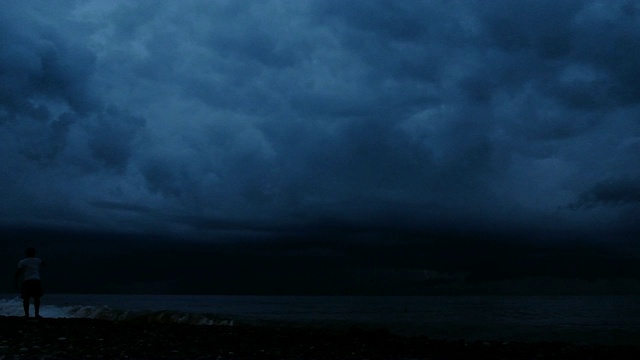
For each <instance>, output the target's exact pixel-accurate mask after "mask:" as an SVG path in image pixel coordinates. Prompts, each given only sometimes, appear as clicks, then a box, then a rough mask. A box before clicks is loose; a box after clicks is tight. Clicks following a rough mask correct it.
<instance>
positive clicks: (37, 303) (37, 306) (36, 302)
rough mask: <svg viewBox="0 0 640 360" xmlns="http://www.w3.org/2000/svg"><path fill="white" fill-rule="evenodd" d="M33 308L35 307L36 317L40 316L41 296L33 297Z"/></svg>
mask: <svg viewBox="0 0 640 360" xmlns="http://www.w3.org/2000/svg"><path fill="white" fill-rule="evenodd" d="M33 308H34V309H35V313H36V317H40V296H36V297H34V298H33Z"/></svg>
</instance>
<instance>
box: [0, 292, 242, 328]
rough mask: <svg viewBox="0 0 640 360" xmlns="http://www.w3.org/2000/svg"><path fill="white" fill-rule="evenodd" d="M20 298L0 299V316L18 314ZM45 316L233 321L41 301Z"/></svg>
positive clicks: (206, 322)
mask: <svg viewBox="0 0 640 360" xmlns="http://www.w3.org/2000/svg"><path fill="white" fill-rule="evenodd" d="M22 315H24V311H23V309H22V299H20V298H18V297H15V298H12V299H0V316H22ZM40 315H42V316H43V317H45V318H87V319H98V320H108V321H141V322H152V323H171V324H190V325H215V326H233V324H234V321H233V320H231V319H225V318H222V317H221V316H219V315H215V314H200V313H190V312H184V311H177V310H159V311H127V310H121V309H113V308H111V307H108V306H90V305H65V306H57V305H42V306H41V308H40Z"/></svg>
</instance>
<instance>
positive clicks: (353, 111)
mask: <svg viewBox="0 0 640 360" xmlns="http://www.w3.org/2000/svg"><path fill="white" fill-rule="evenodd" d="M2 8H3V10H4V11H2V15H0V16H2V20H3V26H2V27H1V28H0V39H2V41H1V42H0V50H1V51H0V75H1V76H0V140H2V141H1V142H0V149H1V150H2V152H1V153H0V161H1V162H0V166H1V167H2V171H3V173H5V174H8V175H7V176H5V177H4V178H3V179H0V184H1V185H2V187H1V189H2V190H0V193H1V194H2V195H3V196H5V197H6V199H8V200H11V201H13V204H15V203H18V204H19V205H17V206H11V205H3V206H0V219H1V221H2V222H3V223H4V224H17V223H28V224H38V223H40V224H41V223H45V224H55V225H61V226H70V227H75V226H80V227H89V228H96V229H102V230H107V229H112V228H118V229H120V230H123V231H137V232H145V231H160V232H162V231H167V232H170V233H175V234H183V235H184V236H195V235H199V236H206V237H211V236H212V235H215V234H216V230H219V231H223V232H229V231H238V232H243V230H245V231H247V232H253V233H257V232H264V233H273V234H279V233H290V232H299V231H301V229H304V228H305V227H307V228H308V229H319V228H322V227H323V224H324V226H325V227H326V228H332V229H335V231H336V232H339V230H340V229H342V230H343V231H345V232H353V231H364V230H363V229H367V228H369V229H377V231H379V232H381V233H389V232H393V230H394V229H395V230H397V231H398V232H433V231H441V230H442V229H443V228H449V229H451V230H452V231H453V229H457V228H464V229H465V231H470V232H473V231H474V229H475V230H477V231H481V230H482V231H485V230H487V229H494V230H496V231H498V230H499V229H512V230H513V231H514V232H517V231H516V229H527V231H531V233H532V234H538V232H536V229H537V231H540V232H539V233H545V234H547V233H549V232H552V231H553V230H558V233H563V232H562V231H573V230H575V229H581V230H582V231H585V232H589V230H590V227H598V228H606V229H608V230H607V231H609V232H610V233H612V234H617V233H624V234H623V235H620V236H624V237H628V232H625V231H627V230H628V229H629V227H627V226H625V225H624V224H621V222H620V221H618V220H616V219H617V218H619V217H620V216H623V217H624V216H627V217H628V216H631V215H628V212H624V211H623V210H621V207H620V206H612V204H614V203H615V204H618V203H624V204H626V205H628V206H631V204H632V203H633V201H628V200H629V199H633V196H634V195H633V192H634V190H633V186H616V187H615V191H614V190H613V189H610V190H607V189H605V187H604V186H605V185H603V184H606V181H609V180H610V179H637V178H638V176H639V175H640V174H639V173H638V170H636V169H635V168H636V167H637V166H635V164H637V163H638V162H637V161H638V160H640V159H638V155H637V154H638V152H637V151H635V150H637V144H638V143H639V140H638V139H639V137H640V123H639V122H638V120H637V119H638V108H639V105H640V104H639V103H640V96H639V95H640V90H638V89H639V88H638V86H637V84H638V83H639V82H638V80H639V79H638V77H639V74H640V72H639V70H638V69H639V68H640V67H638V66H637V65H638V63H639V62H640V58H638V56H639V55H638V52H637V51H634V49H636V48H637V47H638V45H639V42H640V28H639V27H638V25H637V24H638V21H637V20H638V16H640V11H639V10H638V6H637V5H636V4H635V3H633V2H628V1H612V2H608V3H606V4H603V3H601V2H597V1H565V2H562V3H561V4H557V3H556V2H550V1H549V2H547V1H523V2H518V3H514V2H510V1H496V2H491V3H474V2H458V3H451V2H441V1H428V2H426V1H425V2H421V1H418V2H416V1H396V2H385V1H382V2H371V1H351V2H341V1H301V2H295V3H287V2H285V3H282V2H278V1H266V2H231V3H215V4H212V3H209V2H203V1H190V2H184V3H181V4H180V5H177V4H174V3H172V2H139V3H136V4H127V3H123V2H108V3H107V2H93V3H82V4H81V3H75V2H64V3H62V5H60V6H59V7H51V6H50V5H47V4H46V2H40V1H28V2H24V3H21V4H3V5H2ZM23 24H27V25H28V26H24V25H23ZM616 181H618V180H614V183H616V184H617V183H618V182H616ZM632 182H633V181H631V183H632ZM614 195H615V196H614ZM614 198H616V199H618V200H615V199H614ZM624 199H627V200H624ZM625 201H626V202H625ZM11 203H12V202H5V204H11ZM576 204H579V205H576ZM596 204H602V205H603V206H596ZM625 214H626V215H625Z"/></svg>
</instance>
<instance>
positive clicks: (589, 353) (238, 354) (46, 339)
mask: <svg viewBox="0 0 640 360" xmlns="http://www.w3.org/2000/svg"><path fill="white" fill-rule="evenodd" d="M539 358H544V359H574V358H575V359H579V358H581V359H588V358H591V359H638V358H640V347H638V346H607V345H576V344H570V343H561V342H506V341H465V340H454V341H452V340H442V339H432V338H428V337H425V336H418V337H409V336H400V335H396V334H393V333H391V332H389V331H387V330H384V329H377V330H363V329H359V328H351V329H343V330H329V329H319V328H314V327H303V326H269V325H244V324H243V325H238V326H214V325H187V324H170V323H155V322H148V321H135V320H128V321H119V322H115V321H107V320H95V319H86V318H72V319H69V318H66V319H62V318H51V319H47V318H45V319H40V320H36V319H33V318H30V319H25V318H21V317H0V359H3V360H4V359H52V360H53V359H130V360H132V359H220V360H222V359H432V360H438V359H440V360H453V359H456V360H457V359H460V360H462V359H539Z"/></svg>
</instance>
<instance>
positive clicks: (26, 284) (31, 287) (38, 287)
mask: <svg viewBox="0 0 640 360" xmlns="http://www.w3.org/2000/svg"><path fill="white" fill-rule="evenodd" d="M42 295H43V292H42V283H41V282H40V280H25V281H23V282H22V298H23V299H28V298H37V297H41V296H42Z"/></svg>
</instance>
